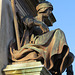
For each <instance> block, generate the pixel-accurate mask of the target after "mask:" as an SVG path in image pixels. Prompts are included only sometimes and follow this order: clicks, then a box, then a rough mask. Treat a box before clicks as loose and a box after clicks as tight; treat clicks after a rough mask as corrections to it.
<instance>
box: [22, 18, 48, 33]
mask: <svg viewBox="0 0 75 75" xmlns="http://www.w3.org/2000/svg"><path fill="white" fill-rule="evenodd" d="M23 23H24V25H27V26H28V27H29V28H31V27H33V26H39V27H40V28H41V30H42V31H43V32H47V31H49V29H48V27H47V25H46V24H45V23H43V22H41V21H38V20H36V19H34V18H31V17H26V18H23Z"/></svg>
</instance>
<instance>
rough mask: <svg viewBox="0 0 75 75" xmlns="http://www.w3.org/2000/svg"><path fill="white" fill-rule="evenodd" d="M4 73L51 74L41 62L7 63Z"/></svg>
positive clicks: (13, 74)
mask: <svg viewBox="0 0 75 75" xmlns="http://www.w3.org/2000/svg"><path fill="white" fill-rule="evenodd" d="M3 71H4V72H5V75H52V74H51V73H50V72H49V71H48V70H47V69H46V68H45V67H44V65H42V64H41V62H28V63H22V64H13V65H7V67H6V68H5V69H4V70H3Z"/></svg>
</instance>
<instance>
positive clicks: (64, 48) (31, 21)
mask: <svg viewBox="0 0 75 75" xmlns="http://www.w3.org/2000/svg"><path fill="white" fill-rule="evenodd" d="M36 10H37V16H36V17H29V16H26V17H24V18H23V23H24V25H25V26H27V29H26V35H27V37H28V38H26V39H25V40H24V43H23V45H22V47H21V49H20V50H19V51H18V50H15V48H14V47H13V45H10V53H11V56H12V61H24V62H27V61H31V60H32V61H41V63H42V64H44V65H45V67H46V68H47V69H48V70H49V71H50V72H51V73H52V74H57V75H59V74H61V73H62V72H63V71H64V70H65V69H66V68H67V67H69V66H70V65H71V63H72V62H73V60H74V56H73V54H72V53H71V52H70V51H69V47H68V45H67V43H66V39H65V35H64V32H63V31H62V30H60V29H55V30H53V31H49V28H48V27H49V26H52V24H53V23H54V22H55V21H56V19H55V17H54V15H53V14H52V10H53V6H52V5H51V3H49V2H47V1H44V2H41V3H40V4H38V5H37V7H36Z"/></svg>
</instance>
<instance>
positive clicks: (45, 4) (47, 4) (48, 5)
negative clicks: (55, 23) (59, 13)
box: [36, 1, 53, 12]
mask: <svg viewBox="0 0 75 75" xmlns="http://www.w3.org/2000/svg"><path fill="white" fill-rule="evenodd" d="M48 8H51V10H53V6H52V4H51V3H50V2H48V1H43V2H41V3H40V4H38V5H37V6H36V10H37V11H38V12H44V11H45V10H46V9H48Z"/></svg>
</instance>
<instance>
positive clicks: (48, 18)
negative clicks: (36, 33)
mask: <svg viewBox="0 0 75 75" xmlns="http://www.w3.org/2000/svg"><path fill="white" fill-rule="evenodd" d="M41 14H42V15H43V21H44V22H45V23H46V24H47V25H48V26H52V25H53V23H54V22H55V21H56V19H55V17H54V15H53V13H52V9H51V8H46V10H45V11H44V12H41Z"/></svg>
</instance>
